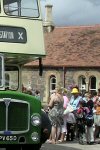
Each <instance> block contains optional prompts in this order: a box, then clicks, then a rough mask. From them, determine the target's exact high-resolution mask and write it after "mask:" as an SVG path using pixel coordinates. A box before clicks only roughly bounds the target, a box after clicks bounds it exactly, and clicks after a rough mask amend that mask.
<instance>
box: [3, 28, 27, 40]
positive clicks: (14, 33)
mask: <svg viewBox="0 0 100 150" xmlns="http://www.w3.org/2000/svg"><path fill="white" fill-rule="evenodd" d="M0 42H10V43H26V42H27V35H26V30H25V29H24V28H19V27H9V26H0Z"/></svg>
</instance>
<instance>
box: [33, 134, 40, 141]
mask: <svg viewBox="0 0 100 150" xmlns="http://www.w3.org/2000/svg"><path fill="white" fill-rule="evenodd" d="M31 138H32V140H33V141H34V142H37V141H39V140H40V137H39V134H38V133H37V132H33V133H32V134H31Z"/></svg>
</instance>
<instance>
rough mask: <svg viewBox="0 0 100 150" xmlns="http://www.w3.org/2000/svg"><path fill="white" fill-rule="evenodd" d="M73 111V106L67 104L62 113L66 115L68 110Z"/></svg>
mask: <svg viewBox="0 0 100 150" xmlns="http://www.w3.org/2000/svg"><path fill="white" fill-rule="evenodd" d="M73 111H74V109H73V106H71V105H70V104H68V105H67V108H66V109H65V110H64V113H63V115H66V114H68V113H70V112H73Z"/></svg>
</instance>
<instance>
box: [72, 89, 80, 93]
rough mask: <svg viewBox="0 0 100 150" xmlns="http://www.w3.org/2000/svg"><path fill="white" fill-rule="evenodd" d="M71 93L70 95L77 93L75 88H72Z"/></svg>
mask: <svg viewBox="0 0 100 150" xmlns="http://www.w3.org/2000/svg"><path fill="white" fill-rule="evenodd" d="M71 93H72V94H76V93H79V91H78V89H77V88H73V89H72V91H71Z"/></svg>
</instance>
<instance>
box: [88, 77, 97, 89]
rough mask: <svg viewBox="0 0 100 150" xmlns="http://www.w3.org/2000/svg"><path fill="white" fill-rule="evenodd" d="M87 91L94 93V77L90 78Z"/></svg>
mask: <svg viewBox="0 0 100 150" xmlns="http://www.w3.org/2000/svg"><path fill="white" fill-rule="evenodd" d="M89 91H96V77H95V76H91V77H90V78H89Z"/></svg>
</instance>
